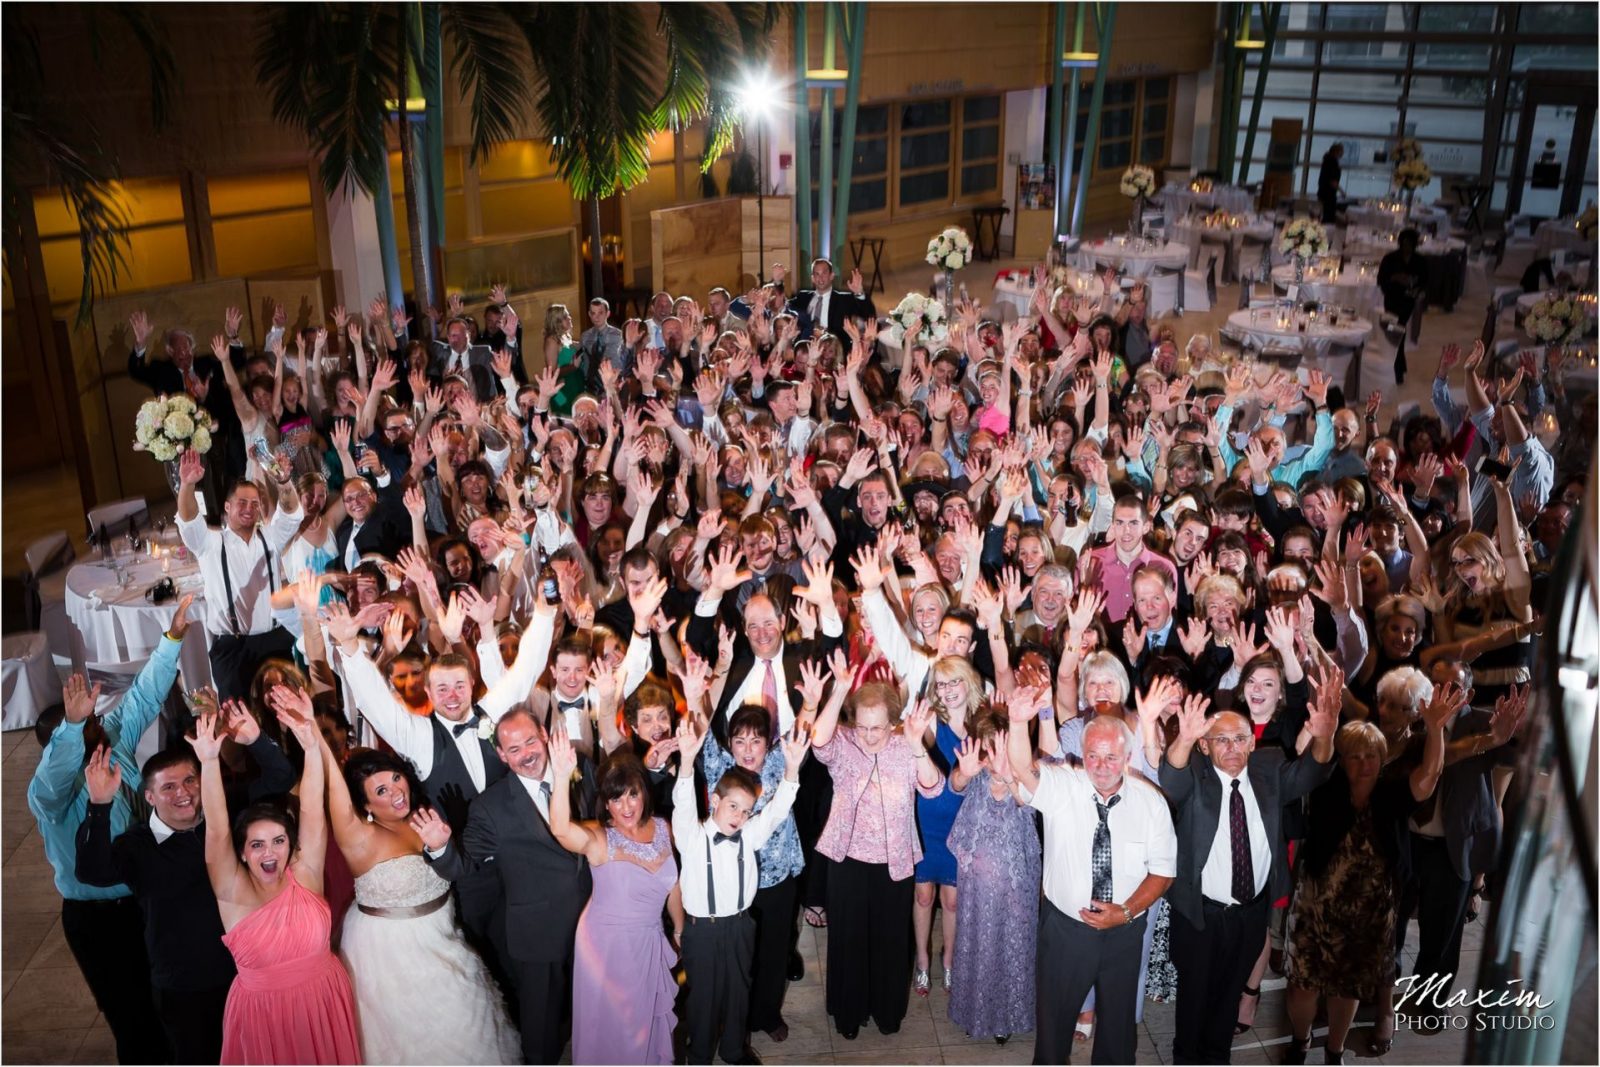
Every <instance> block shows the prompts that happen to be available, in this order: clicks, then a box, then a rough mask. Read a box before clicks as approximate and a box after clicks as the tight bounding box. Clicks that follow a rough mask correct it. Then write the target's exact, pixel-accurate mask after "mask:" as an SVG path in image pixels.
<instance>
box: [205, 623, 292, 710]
mask: <svg viewBox="0 0 1600 1067" xmlns="http://www.w3.org/2000/svg"><path fill="white" fill-rule="evenodd" d="M293 651H294V634H292V633H290V632H289V631H288V630H285V629H284V628H283V627H281V626H278V625H276V624H274V625H273V627H272V629H270V630H268V631H267V632H266V633H264V634H247V635H246V636H244V637H235V636H233V635H232V634H220V635H215V636H213V637H212V638H211V650H210V656H211V678H212V681H214V682H215V683H216V686H217V698H218V699H219V700H223V701H227V700H233V699H239V700H243V699H245V698H246V697H247V696H248V695H249V693H250V683H251V681H253V680H254V679H255V676H256V668H258V667H260V666H261V661H262V660H265V659H270V658H272V657H274V656H281V657H283V658H285V659H288V658H290V657H291V656H292V654H293Z"/></svg>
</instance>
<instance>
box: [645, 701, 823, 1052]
mask: <svg viewBox="0 0 1600 1067" xmlns="http://www.w3.org/2000/svg"><path fill="white" fill-rule="evenodd" d="M704 740H705V734H703V733H696V732H695V728H694V724H693V723H692V722H690V721H689V720H687V719H685V720H684V722H683V723H682V724H681V725H680V726H679V727H678V751H679V752H680V753H681V754H682V755H681V762H679V764H678V781H677V784H676V785H674V786H673V789H672V837H673V841H674V843H675V844H676V845H677V846H678V855H679V857H680V861H679V866H678V872H679V873H678V886H679V889H680V890H681V892H682V894H683V910H684V914H685V917H686V924H685V926H684V929H683V936H682V944H683V969H684V973H685V975H686V976H687V978H688V983H687V984H688V987H689V1002H688V1011H687V1014H688V1019H689V1049H688V1061H689V1062H690V1063H710V1062H711V1054H712V1051H713V1046H714V1045H717V1031H718V1029H719V1028H720V1029H721V1031H722V1040H721V1044H720V1047H719V1051H720V1052H721V1055H722V1060H723V1062H724V1063H745V1062H749V1059H748V1055H747V1051H746V1039H747V1038H748V1036H749V1035H748V1033H747V1031H746V1026H745V1012H746V1009H747V1007H748V1005H749V1001H750V973H751V971H750V969H751V966H752V964H753V963H754V960H755V950H756V923H755V919H754V918H752V917H751V915H750V913H749V907H750V903H751V901H753V900H755V897H756V890H757V889H759V888H760V869H759V864H758V863H757V862H756V853H757V852H759V851H760V850H761V847H762V846H763V845H765V844H766V843H767V839H768V838H770V837H771V836H772V834H773V832H774V831H776V830H777V828H778V827H779V826H781V825H782V824H783V820H784V817H785V816H787V815H788V814H789V810H790V808H792V807H793V806H794V798H795V794H796V793H797V792H799V789H800V764H801V763H802V762H804V760H805V758H806V750H807V749H809V748H810V747H811V737H810V735H809V734H807V733H804V732H795V733H791V734H786V735H785V736H784V741H783V758H784V768H783V782H782V783H781V784H780V785H779V786H778V792H777V793H776V795H774V796H773V798H772V800H770V801H769V802H768V803H767V806H766V807H764V808H762V809H761V811H760V812H759V813H758V814H755V815H751V814H750V813H751V811H752V810H753V809H754V808H755V805H756V799H757V798H758V797H759V796H760V794H761V780H760V779H759V778H757V777H756V776H755V775H753V774H751V773H750V772H749V771H747V770H745V769H744V768H743V767H737V766H735V767H730V768H729V769H728V771H727V772H726V773H725V774H723V776H722V778H721V779H720V780H719V781H718V782H716V783H715V784H714V785H713V786H712V788H711V818H709V819H705V820H702V819H700V818H699V808H698V805H697V804H696V802H695V795H694V794H695V789H694V761H695V757H696V756H697V755H699V753H700V745H701V743H702V742H703V741H704Z"/></svg>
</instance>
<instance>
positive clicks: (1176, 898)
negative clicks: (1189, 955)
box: [1158, 746, 1333, 929]
mask: <svg viewBox="0 0 1600 1067" xmlns="http://www.w3.org/2000/svg"><path fill="white" fill-rule="evenodd" d="M1249 769H1250V788H1251V790H1253V791H1254V792H1255V795H1256V804H1257V805H1258V806H1259V807H1260V808H1261V821H1262V823H1263V824H1264V825H1265V826H1266V830H1267V839H1268V842H1269V843H1270V844H1271V846H1272V871H1271V873H1270V874H1269V875H1268V877H1267V892H1268V893H1269V894H1270V895H1271V899H1273V900H1277V899H1279V898H1281V897H1282V896H1284V894H1286V893H1288V892H1289V860H1288V855H1287V849H1286V846H1285V842H1284V836H1283V805H1284V804H1285V803H1286V802H1287V801H1291V800H1297V799H1299V798H1301V797H1304V796H1306V795H1307V794H1309V793H1310V792H1311V791H1312V790H1313V789H1315V788H1316V787H1317V786H1319V785H1321V784H1322V783H1323V782H1325V781H1327V779H1328V775H1329V774H1331V773H1332V772H1333V761H1332V760H1331V759H1330V760H1329V761H1328V762H1327V763H1318V762H1317V761H1316V760H1314V759H1312V758H1311V757H1310V756H1309V755H1307V756H1303V757H1301V758H1300V759H1293V760H1286V759H1284V758H1283V752H1282V750H1281V749H1277V748H1259V747H1258V748H1257V749H1256V750H1255V751H1254V752H1252V753H1250V764H1249ZM1158 777H1159V778H1160V780H1161V783H1160V784H1161V788H1162V789H1163V790H1164V791H1165V792H1166V794H1167V800H1168V801H1170V802H1171V804H1172V807H1173V810H1174V813H1175V814H1176V816H1177V823H1178V877H1177V878H1176V879H1174V880H1173V883H1172V888H1170V889H1168V890H1167V899H1168V900H1169V901H1171V902H1172V907H1173V908H1174V909H1175V910H1176V911H1177V912H1178V914H1179V915H1181V916H1183V917H1184V919H1186V920H1188V922H1189V924H1190V925H1191V926H1194V927H1195V928H1197V929H1204V928H1205V925H1206V923H1205V912H1204V908H1202V906H1201V893H1200V874H1201V871H1202V870H1203V869H1204V868H1205V865H1206V857H1207V856H1209V855H1210V854H1211V841H1212V839H1213V838H1215V837H1216V836H1217V828H1218V827H1219V826H1220V825H1221V823H1222V781H1221V779H1219V778H1218V777H1217V772H1216V770H1215V769H1214V768H1213V767H1212V765H1211V760H1210V759H1208V758H1207V757H1206V755H1205V754H1204V753H1203V752H1201V751H1200V749H1199V746H1196V747H1195V749H1194V751H1193V752H1191V753H1190V754H1189V762H1188V764H1187V765H1186V766H1185V767H1183V768H1182V769H1179V768H1176V767H1173V766H1171V765H1170V764H1168V763H1167V761H1166V759H1165V757H1163V758H1162V760H1161V767H1160V768H1159V770H1158Z"/></svg>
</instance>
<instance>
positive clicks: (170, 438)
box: [133, 393, 217, 463]
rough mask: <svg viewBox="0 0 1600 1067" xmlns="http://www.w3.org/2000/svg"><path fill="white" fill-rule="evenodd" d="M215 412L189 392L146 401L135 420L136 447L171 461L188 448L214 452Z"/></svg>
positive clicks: (135, 449) (136, 449) (166, 461)
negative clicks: (212, 444)
mask: <svg viewBox="0 0 1600 1067" xmlns="http://www.w3.org/2000/svg"><path fill="white" fill-rule="evenodd" d="M216 428H217V427H216V424H215V423H214V422H212V420H211V413H210V412H208V411H206V409H205V408H203V407H201V406H200V405H199V404H196V403H195V402H194V398H193V397H191V396H189V395H188V394H187V393H178V394H176V395H174V396H158V397H156V398H155V399H154V400H146V401H145V402H144V404H143V405H142V406H141V407H140V408H139V414H138V415H137V416H135V418H134V421H133V450H134V451H135V452H148V453H150V455H152V456H154V457H155V458H156V459H158V460H160V461H161V462H162V463H170V462H172V461H173V460H175V459H177V458H178V457H179V456H180V455H182V454H183V453H184V452H185V451H186V450H188V449H193V450H194V451H196V452H200V453H202V454H203V453H206V452H209V451H211V435H212V434H213V433H215V432H216Z"/></svg>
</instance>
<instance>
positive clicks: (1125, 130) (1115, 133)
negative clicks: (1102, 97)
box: [1100, 107, 1133, 139]
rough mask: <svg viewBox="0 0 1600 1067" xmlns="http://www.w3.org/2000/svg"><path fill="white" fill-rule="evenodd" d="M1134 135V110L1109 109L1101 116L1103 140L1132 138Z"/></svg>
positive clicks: (1126, 108) (1124, 108)
mask: <svg viewBox="0 0 1600 1067" xmlns="http://www.w3.org/2000/svg"><path fill="white" fill-rule="evenodd" d="M1132 135H1133V108H1131V107H1119V108H1117V109H1116V110H1110V109H1108V110H1107V111H1106V112H1105V113H1104V114H1103V115H1101V116H1100V137H1101V139H1106V138H1114V137H1131V136H1132Z"/></svg>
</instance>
